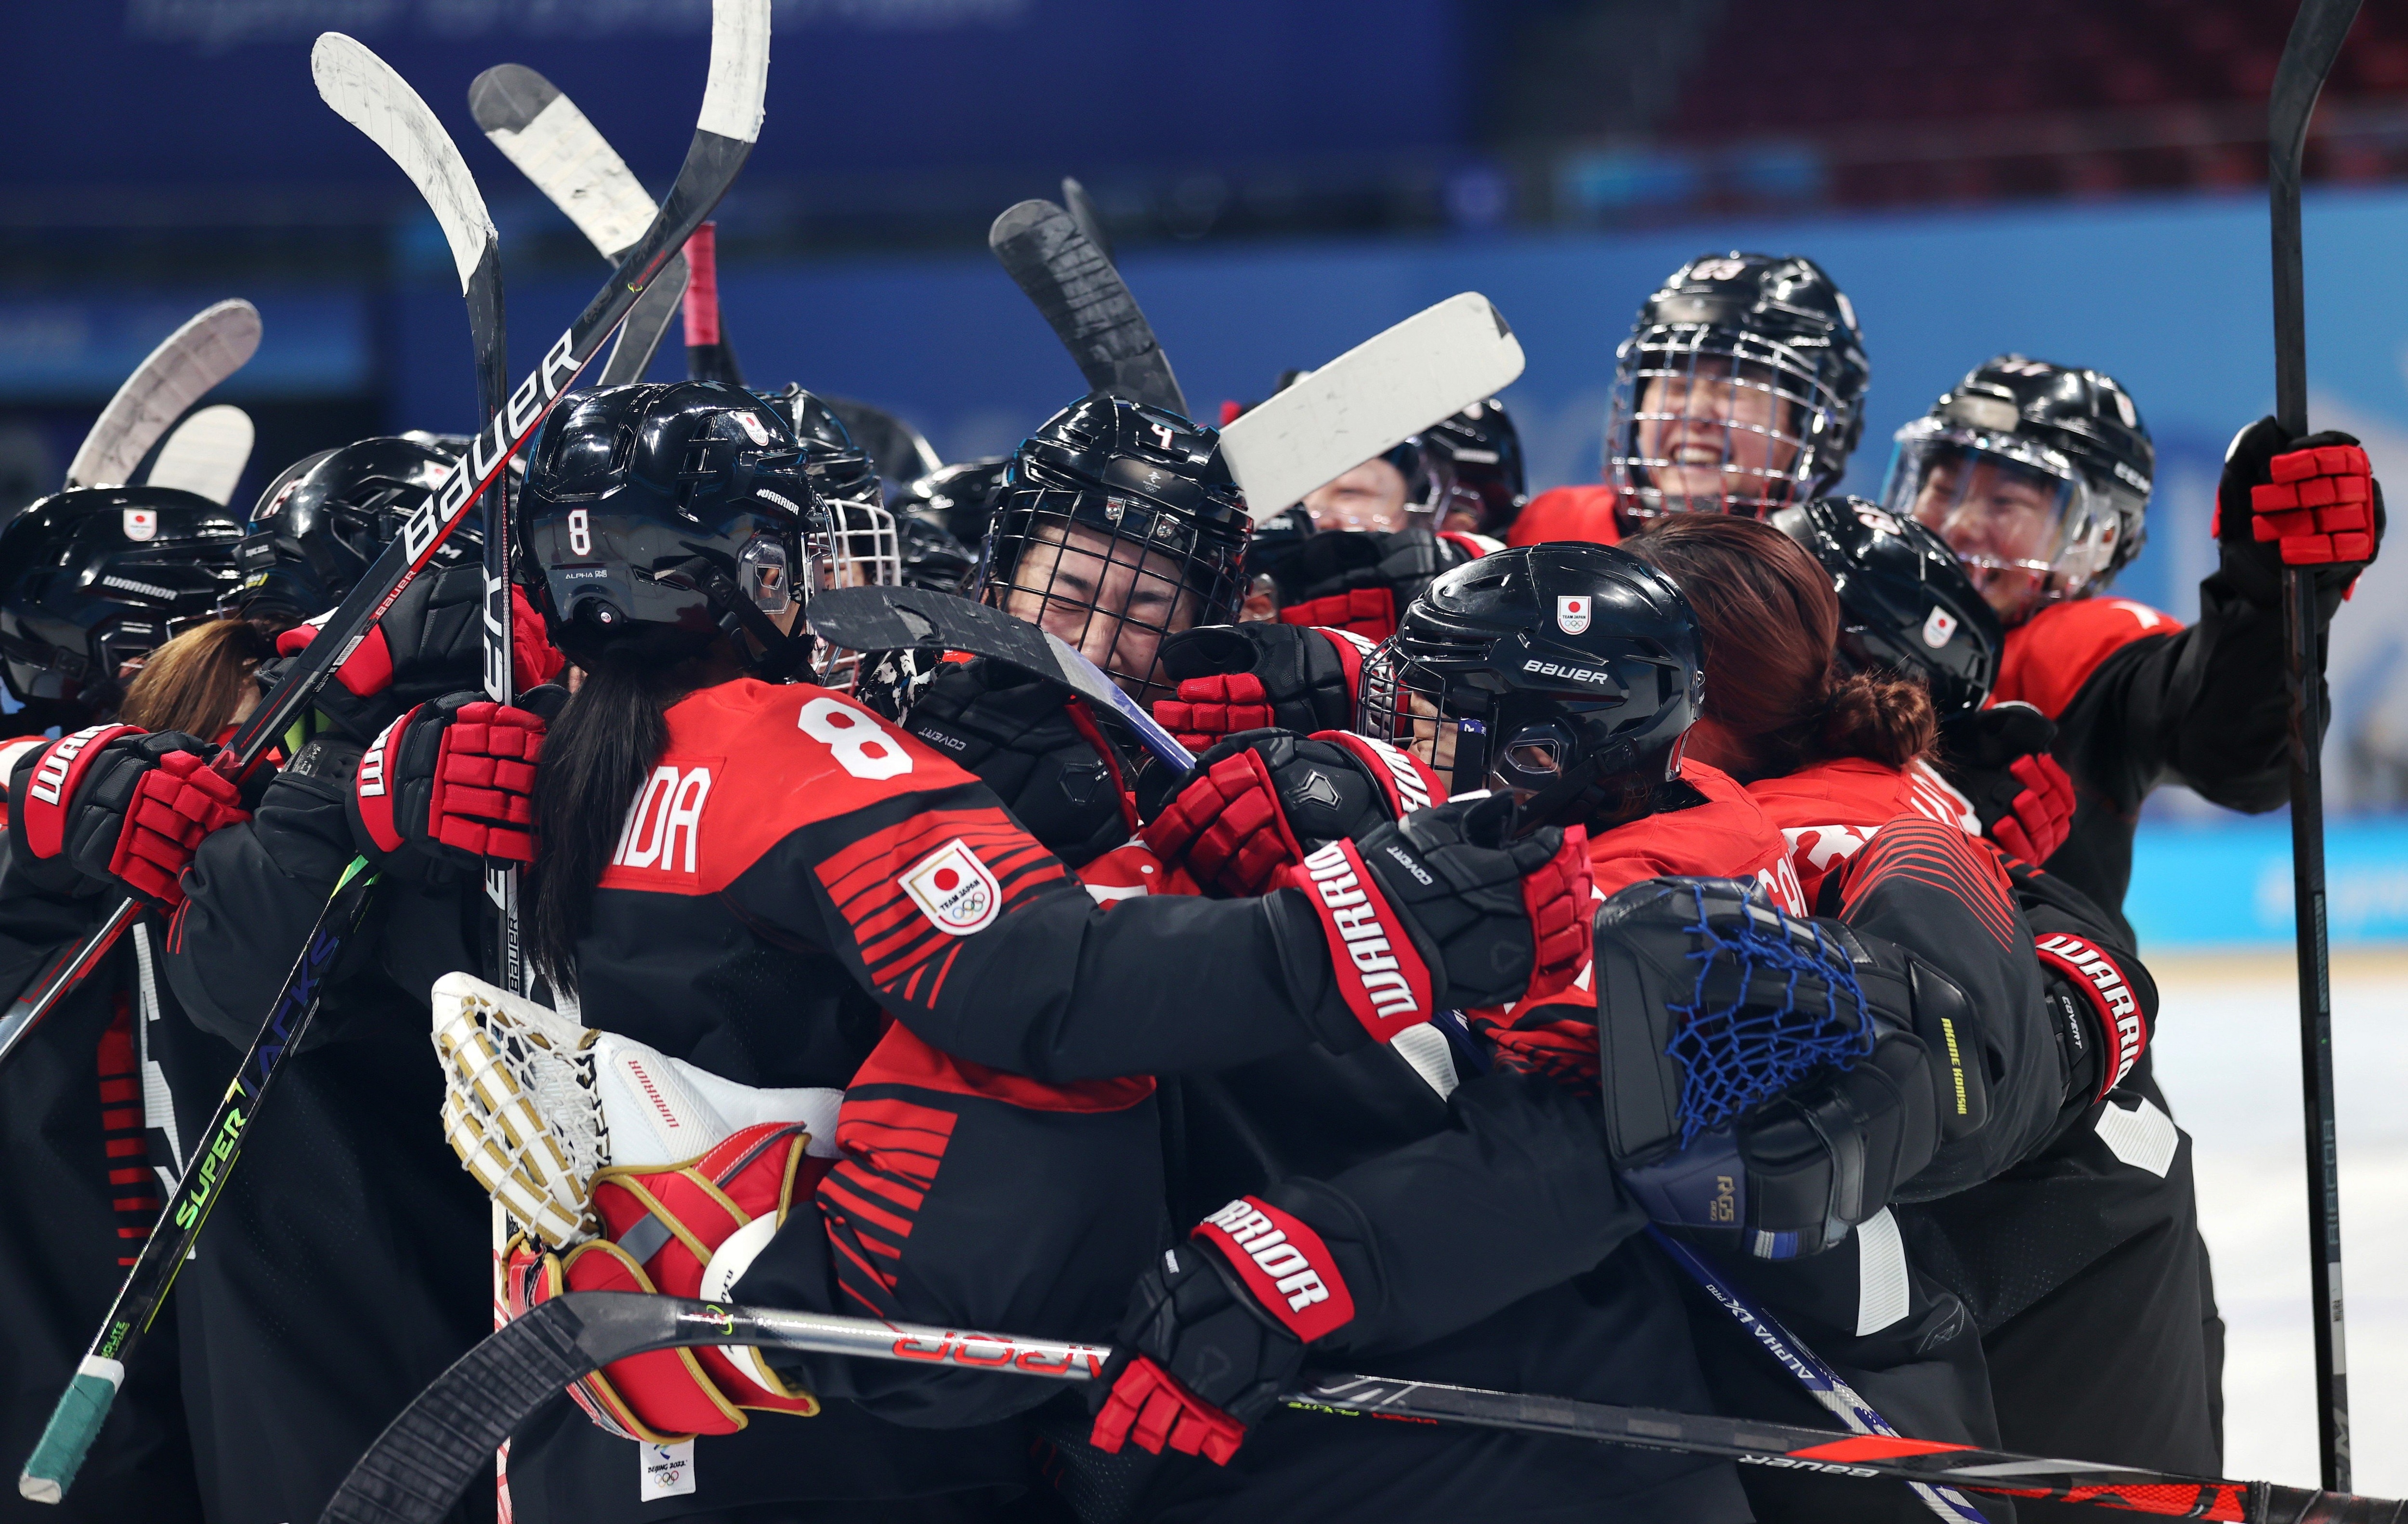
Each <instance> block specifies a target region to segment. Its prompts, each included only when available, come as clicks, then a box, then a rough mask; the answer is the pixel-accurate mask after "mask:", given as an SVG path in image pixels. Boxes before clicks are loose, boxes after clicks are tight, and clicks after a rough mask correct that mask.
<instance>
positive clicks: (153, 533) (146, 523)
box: [124, 508, 159, 544]
mask: <svg viewBox="0 0 2408 1524" xmlns="http://www.w3.org/2000/svg"><path fill="white" fill-rule="evenodd" d="M124 511H125V538H126V539H130V540H133V541H134V542H135V543H136V544H141V543H143V542H145V541H148V540H153V539H158V538H159V510H157V509H155V508H129V509H127V510H124Z"/></svg>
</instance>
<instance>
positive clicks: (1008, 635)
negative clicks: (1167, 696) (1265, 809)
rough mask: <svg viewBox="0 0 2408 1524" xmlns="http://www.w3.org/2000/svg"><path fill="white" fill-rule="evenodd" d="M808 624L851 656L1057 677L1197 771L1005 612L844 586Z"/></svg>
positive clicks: (1135, 709) (816, 605)
mask: <svg viewBox="0 0 2408 1524" xmlns="http://www.w3.org/2000/svg"><path fill="white" fill-rule="evenodd" d="M803 619H804V621H805V622H806V623H808V624H809V625H810V627H811V633H812V634H814V635H816V636H818V637H819V638H820V639H821V640H825V641H827V642H828V643H829V644H830V645H838V646H842V647H844V648H845V649H846V650H848V651H907V650H910V649H912V648H914V647H921V646H925V647H930V648H933V649H936V650H942V651H961V652H967V653H968V654H970V655H973V656H990V657H993V658H994V659H995V660H996V661H999V662H1005V663H1008V664H1010V665H1011V666H1013V667H1017V668H1019V669H1021V670H1023V671H1025V672H1034V673H1035V674H1037V675H1038V676H1039V677H1042V678H1051V679H1053V680H1054V682H1056V683H1062V684H1063V685H1065V686H1066V687H1068V688H1069V689H1070V691H1071V692H1073V693H1076V694H1077V695H1078V696H1079V697H1082V698H1084V699H1086V700H1087V701H1088V702H1090V703H1096V704H1102V705H1104V706H1105V707H1106V708H1108V709H1110V710H1111V711H1112V712H1114V713H1116V714H1118V715H1119V716H1120V717H1121V718H1122V719H1124V720H1125V721H1127V722H1128V725H1129V727H1130V728H1131V729H1133V730H1135V731H1136V732H1137V733H1138V739H1139V740H1142V741H1143V742H1145V747H1146V750H1148V751H1150V752H1152V753H1153V754H1154V755H1156V756H1158V757H1160V758H1162V760H1163V761H1165V762H1167V763H1168V764H1169V765H1170V766H1172V767H1174V768H1177V769H1179V770H1180V771H1182V772H1184V771H1186V770H1187V769H1190V768H1192V767H1194V766H1195V765H1196V756H1195V754H1194V753H1192V752H1190V751H1188V749H1187V748H1186V747H1184V746H1182V745H1181V744H1179V741H1178V740H1177V738H1175V737H1173V736H1172V735H1171V733H1170V732H1169V731H1168V730H1165V729H1164V728H1163V727H1162V726H1160V725H1159V724H1157V723H1156V722H1155V720H1154V716H1153V715H1151V714H1148V713H1147V712H1145V707H1144V706H1143V705H1141V704H1140V703H1139V702H1138V701H1137V700H1136V699H1134V698H1131V697H1129V696H1128V695H1127V694H1125V693H1123V692H1122V691H1121V687H1120V684H1119V683H1114V682H1113V681H1112V680H1111V677H1110V676H1109V675H1108V674H1107V673H1106V672H1105V671H1104V669H1102V668H1100V667H1097V665H1096V664H1095V663H1094V662H1091V661H1089V660H1088V659H1087V658H1086V657H1084V656H1082V655H1081V654H1079V653H1078V652H1077V651H1076V650H1074V649H1073V648H1072V647H1071V646H1070V645H1069V644H1068V643H1067V642H1066V641H1064V640H1062V639H1061V638H1060V637H1059V636H1056V635H1053V634H1050V633H1048V632H1047V631H1045V630H1043V629H1040V628H1039V627H1038V626H1037V625H1032V624H1030V623H1028V621H1026V620H1025V619H1014V618H1013V617H1012V616H1011V615H1010V614H1008V613H1005V612H1004V611H1001V610H1000V609H990V608H988V607H987V606H986V605H985V604H983V603H974V602H972V601H971V600H970V599H968V598H966V597H960V596H959V595H957V594H953V593H939V592H934V591H932V590H930V589H927V588H925V587H882V586H881V587H838V588H831V589H829V590H828V591H826V592H824V593H814V594H812V595H811V597H810V601H809V602H807V603H805V604H804V605H803Z"/></svg>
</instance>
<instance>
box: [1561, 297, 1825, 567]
mask: <svg viewBox="0 0 2408 1524" xmlns="http://www.w3.org/2000/svg"><path fill="white" fill-rule="evenodd" d="M1870 380H1871V366H1870V364H1869V363H1868V362H1867V360H1866V358H1865V348H1864V339H1863V337H1862V335H1861V333H1860V332H1859V331H1858V329H1857V326H1856V309H1855V308H1854V307H1853V306H1851V305H1850V303H1849V301H1848V298H1847V295H1846V294H1845V293H1843V292H1842V291H1841V290H1840V288H1839V287H1838V286H1837V285H1835V284H1833V283H1832V280H1831V278H1830V277H1829V276H1828V275H1827V274H1825V273H1824V272H1823V269H1822V267H1821V266H1817V265H1816V264H1815V263H1814V262H1813V260H1811V259H1807V258H1804V257H1802V256H1799V255H1795V254H1790V255H1773V254H1749V253H1740V252H1731V253H1727V254H1707V255H1702V256H1700V257H1699V258H1697V259H1693V260H1691V261H1690V262H1689V263H1688V264H1686V265H1684V266H1681V267H1680V268H1679V269H1678V270H1675V271H1674V272H1673V273H1672V278H1671V279H1670V280H1667V281H1666V282H1665V283H1664V286H1663V288H1662V289H1661V290H1659V291H1657V292H1656V294H1655V295H1652V296H1650V297H1648V298H1647V300H1646V302H1645V303H1644V304H1643V305H1642V306H1641V308H1640V309H1639V318H1638V321H1637V322H1636V323H1632V325H1631V329H1630V337H1629V338H1626V339H1624V340H1623V342H1622V346H1621V348H1620V349H1618V350H1616V351H1615V352H1614V376H1613V400H1612V401H1611V403H1610V404H1609V405H1608V409H1607V413H1606V424H1605V475H1606V481H1607V482H1609V483H1610V484H1611V485H1612V486H1613V488H1614V489H1615V511H1616V512H1617V514H1619V515H1620V516H1621V517H1622V519H1623V521H1624V525H1625V528H1626V529H1639V528H1643V527H1644V526H1645V525H1646V523H1647V521H1649V520H1651V519H1654V518H1657V517H1659V516H1661V515H1663V514H1666V513H1680V512H1729V513H1742V514H1745V515H1747V516H1748V517H1750V518H1762V517H1764V516H1765V515H1766V514H1768V513H1770V512H1773V511H1774V510H1778V509H1782V508H1786V507H1789V506H1791V505H1793V504H1797V503H1803V502H1807V501H1810V500H1811V499H1813V498H1815V497H1819V496H1822V495H1823V494H1825V493H1826V492H1828V491H1829V490H1830V488H1831V487H1832V486H1833V485H1834V484H1835V483H1836V482H1838V481H1839V480H1840V478H1841V476H1842V474H1843V473H1845V471H1846V470H1847V467H1848V455H1849V453H1850V452H1851V451H1853V450H1854V449H1855V448H1856V439H1857V437H1858V436H1859V435H1860V434H1862V433H1863V431H1864V398H1865V387H1866V384H1867V382H1868V381H1870Z"/></svg>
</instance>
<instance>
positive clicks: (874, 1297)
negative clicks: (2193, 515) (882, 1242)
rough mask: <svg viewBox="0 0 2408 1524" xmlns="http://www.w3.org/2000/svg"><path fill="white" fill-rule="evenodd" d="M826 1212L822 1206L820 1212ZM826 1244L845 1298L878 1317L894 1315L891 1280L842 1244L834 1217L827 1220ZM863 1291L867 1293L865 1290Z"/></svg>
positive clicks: (892, 1284)
mask: <svg viewBox="0 0 2408 1524" xmlns="http://www.w3.org/2000/svg"><path fill="white" fill-rule="evenodd" d="M821 1210H822V1211H823V1212H824V1211H825V1210H826V1208H825V1207H824V1206H823V1207H822V1208H821ZM828 1244H829V1245H830V1246H831V1247H833V1248H834V1249H835V1250H836V1252H837V1255H838V1257H839V1263H838V1265H837V1267H836V1279H837V1285H838V1286H839V1287H842V1288H843V1289H844V1291H845V1294H846V1295H848V1296H850V1297H852V1298H853V1301H858V1302H860V1303H861V1304H862V1305H863V1306H865V1307H867V1308H868V1309H869V1310H870V1311H871V1312H872V1313H875V1314H877V1315H878V1316H882V1317H892V1316H894V1315H895V1298H894V1296H893V1292H894V1290H895V1281H894V1278H893V1277H892V1276H890V1275H888V1274H887V1273H886V1272H884V1271H882V1270H880V1269H879V1268H878V1267H877V1266H876V1265H873V1264H871V1263H870V1262H869V1261H868V1260H867V1259H864V1258H862V1257H861V1254H860V1251H858V1250H856V1249H854V1248H853V1245H852V1244H848V1243H846V1242H845V1234H844V1233H843V1232H842V1231H841V1230H840V1229H839V1227H838V1225H837V1221H836V1219H835V1218H834V1217H832V1216H831V1217H830V1218H829V1219H828ZM865 1287H867V1289H865Z"/></svg>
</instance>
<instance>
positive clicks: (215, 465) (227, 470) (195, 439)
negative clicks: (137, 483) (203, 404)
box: [142, 402, 258, 504]
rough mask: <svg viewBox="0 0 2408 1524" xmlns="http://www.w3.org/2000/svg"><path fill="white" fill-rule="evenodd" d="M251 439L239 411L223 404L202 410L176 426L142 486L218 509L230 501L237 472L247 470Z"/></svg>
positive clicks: (251, 431)
mask: <svg viewBox="0 0 2408 1524" xmlns="http://www.w3.org/2000/svg"><path fill="white" fill-rule="evenodd" d="M257 438H258V432H257V431H256V430H255V429H254V428H253V427H252V426H251V414H249V413H247V412H245V411H243V410H241V409H240V408H236V407H234V406H232V405H230V404H227V403H223V402H221V403H219V404H218V405H217V406H216V407H213V408H203V409H201V410H199V411H198V412H195V413H193V415H192V416H191V417H189V418H187V419H185V420H184V421H183V422H182V423H180V424H177V425H176V432H175V433H173V434H170V435H168V436H167V442H166V443H165V444H163V445H161V446H160V447H159V456H158V458H157V459H156V460H153V461H152V462H151V463H150V474H149V475H147V476H145V477H144V478H143V479H142V480H143V481H144V482H148V483H149V484H150V485H151V486H154V487H174V488H177V489H178V490H179V491H183V492H189V493H192V494H193V495H194V496H201V497H206V498H208V500H209V501H210V502H213V503H218V504H224V503H226V502H229V501H231V500H232V499H233V497H234V489H235V485H236V483H237V482H240V481H241V480H242V468H243V467H246V466H248V465H250V464H251V442H252V441H253V440H254V439H257Z"/></svg>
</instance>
